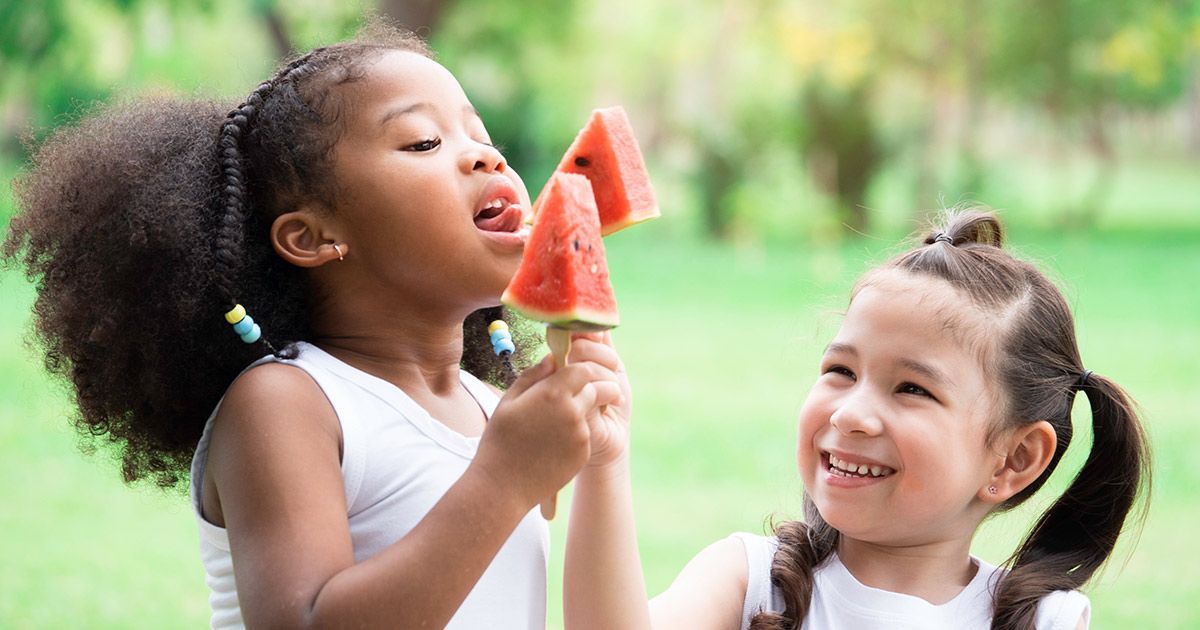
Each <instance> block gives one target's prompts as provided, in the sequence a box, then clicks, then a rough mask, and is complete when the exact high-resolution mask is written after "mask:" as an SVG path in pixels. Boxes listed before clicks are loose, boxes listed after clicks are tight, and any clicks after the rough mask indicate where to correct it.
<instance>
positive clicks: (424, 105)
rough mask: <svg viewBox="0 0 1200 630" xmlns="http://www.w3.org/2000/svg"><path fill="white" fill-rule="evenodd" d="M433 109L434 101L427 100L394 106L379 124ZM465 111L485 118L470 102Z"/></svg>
mask: <svg viewBox="0 0 1200 630" xmlns="http://www.w3.org/2000/svg"><path fill="white" fill-rule="evenodd" d="M433 110H434V106H433V103H429V102H427V101H421V102H419V103H413V104H412V105H402V106H399V107H393V108H391V109H389V110H387V111H386V112H384V114H383V116H382V117H380V119H379V126H380V127H382V126H384V125H386V124H388V121H391V120H393V119H396V118H399V117H401V116H407V115H409V114H413V113H417V112H431V111H433ZM463 112H464V113H467V114H473V115H474V116H475V117H476V118H478V119H480V120H483V116H480V115H479V110H477V109H475V107H474V106H473V105H471V104H469V103H468V104H467V105H464V106H463Z"/></svg>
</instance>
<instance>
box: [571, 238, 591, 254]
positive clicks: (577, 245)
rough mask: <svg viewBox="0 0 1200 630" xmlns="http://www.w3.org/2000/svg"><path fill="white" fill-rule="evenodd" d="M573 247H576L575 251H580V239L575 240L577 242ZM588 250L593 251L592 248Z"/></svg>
mask: <svg viewBox="0 0 1200 630" xmlns="http://www.w3.org/2000/svg"><path fill="white" fill-rule="evenodd" d="M572 245H574V246H575V251H579V239H575V242H574V243H572ZM588 249H591V248H590V247H589V248H588Z"/></svg>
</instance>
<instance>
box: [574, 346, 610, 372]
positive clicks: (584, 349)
mask: <svg viewBox="0 0 1200 630" xmlns="http://www.w3.org/2000/svg"><path fill="white" fill-rule="evenodd" d="M571 360H572V361H576V362H581V361H592V362H594V363H599V364H600V365H603V366H604V367H606V368H608V369H610V370H613V371H614V372H615V371H618V370H620V369H621V368H622V365H621V357H620V356H619V355H617V351H616V349H614V348H613V347H612V346H610V345H608V344H606V343H604V342H603V341H602V340H597V339H580V340H579V341H577V342H575V343H573V344H572V345H571Z"/></svg>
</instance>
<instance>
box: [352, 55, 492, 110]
mask: <svg viewBox="0 0 1200 630" xmlns="http://www.w3.org/2000/svg"><path fill="white" fill-rule="evenodd" d="M344 87H346V88H347V89H348V91H349V95H350V98H349V99H348V100H349V101H350V102H349V107H348V110H349V111H348V112H347V113H349V114H350V115H351V116H354V117H359V118H365V119H366V120H365V121H364V122H369V123H371V124H378V123H379V122H381V121H383V120H384V119H385V118H386V117H388V116H389V115H392V116H394V115H395V113H397V112H404V111H410V110H411V111H415V109H419V108H427V109H440V108H443V107H445V108H449V109H453V110H455V111H457V110H458V109H460V108H461V106H462V104H463V103H469V101H468V100H467V96H466V94H465V93H464V92H463V89H462V86H461V85H459V83H458V80H457V79H455V78H454V75H453V74H451V73H450V71H449V70H447V69H446V68H445V67H444V66H442V65H441V64H439V63H438V62H436V61H434V60H432V59H430V58H428V57H425V56H424V55H420V54H417V53H414V52H409V51H404V50H388V51H385V52H383V53H382V54H380V55H379V57H377V58H376V59H373V60H371V61H370V62H369V63H367V64H366V65H365V72H364V74H363V77H362V80H361V81H354V82H351V83H348V84H346V85H345V86H344Z"/></svg>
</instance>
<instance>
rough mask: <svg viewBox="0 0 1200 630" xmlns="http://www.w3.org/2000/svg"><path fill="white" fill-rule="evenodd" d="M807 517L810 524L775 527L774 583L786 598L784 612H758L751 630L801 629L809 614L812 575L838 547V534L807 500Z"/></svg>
mask: <svg viewBox="0 0 1200 630" xmlns="http://www.w3.org/2000/svg"><path fill="white" fill-rule="evenodd" d="M804 514H805V516H804V518H805V521H807V522H801V521H787V522H784V523H782V524H780V525H778V526H776V527H775V536H776V537H777V538H778V539H779V550H778V551H776V552H775V558H774V559H773V560H772V562H771V584H772V586H774V587H775V588H776V589H778V590H779V592H780V593H781V595H782V596H783V601H784V610H783V612H782V613H775V612H765V611H764V612H759V613H758V614H756V615H754V616H753V617H751V618H750V630H799V629H800V626H801V625H803V623H804V618H805V617H806V616H807V615H808V608H809V606H810V605H811V604H812V593H813V585H814V578H813V572H814V571H815V570H816V568H817V567H818V566H819V565H820V564H821V563H822V562H824V561H825V560H826V559H827V558H829V556H830V555H832V554H833V552H834V550H835V549H836V548H837V541H838V533H837V530H835V529H834V528H832V527H830V526H829V524H828V523H826V522H825V519H823V518H821V514H820V513H819V512H817V507H816V505H815V504H813V502H812V500H811V499H809V498H808V497H805V498H804Z"/></svg>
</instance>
